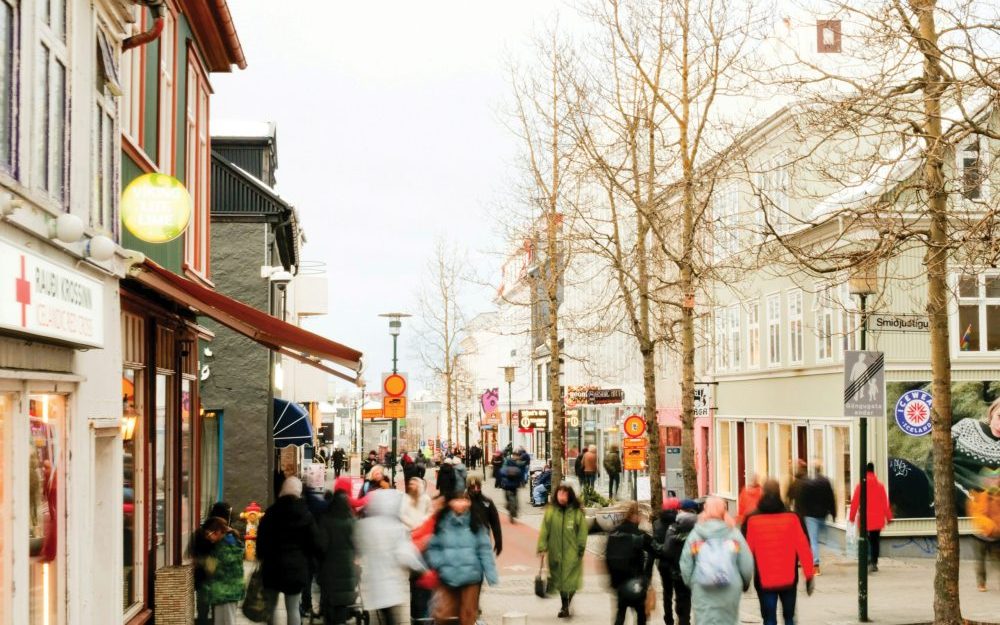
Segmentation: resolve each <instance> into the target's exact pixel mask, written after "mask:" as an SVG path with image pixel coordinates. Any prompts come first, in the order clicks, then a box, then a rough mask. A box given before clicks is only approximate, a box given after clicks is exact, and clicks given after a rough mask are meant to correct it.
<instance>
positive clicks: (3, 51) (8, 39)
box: [0, 0, 18, 174]
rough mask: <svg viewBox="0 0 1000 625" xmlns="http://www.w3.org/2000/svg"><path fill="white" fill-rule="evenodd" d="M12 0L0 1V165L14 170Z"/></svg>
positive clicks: (14, 65) (10, 170)
mask: <svg viewBox="0 0 1000 625" xmlns="http://www.w3.org/2000/svg"><path fill="white" fill-rule="evenodd" d="M12 2H13V0H0V168H2V169H4V170H5V171H7V172H8V173H10V174H13V173H14V154H15V150H14V137H15V136H17V135H16V133H15V132H14V119H15V116H14V110H15V108H16V107H15V106H14V101H15V100H16V98H17V80H15V77H14V68H15V67H17V52H18V51H17V49H16V48H15V42H16V41H17V39H16V38H15V37H14V33H15V32H16V31H17V13H16V12H15V11H14V5H13V4H12Z"/></svg>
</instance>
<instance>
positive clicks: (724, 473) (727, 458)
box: [717, 421, 733, 493]
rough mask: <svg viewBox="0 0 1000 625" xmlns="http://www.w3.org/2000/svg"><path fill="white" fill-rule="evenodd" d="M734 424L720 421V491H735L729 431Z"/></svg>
mask: <svg viewBox="0 0 1000 625" xmlns="http://www.w3.org/2000/svg"><path fill="white" fill-rule="evenodd" d="M731 428H732V424H731V423H730V422H729V421H719V453H718V455H717V457H718V459H719V484H718V490H719V492H720V493H732V492H733V478H732V449H731V447H730V442H729V431H730V429H731Z"/></svg>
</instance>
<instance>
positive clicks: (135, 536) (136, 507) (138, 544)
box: [122, 369, 143, 610]
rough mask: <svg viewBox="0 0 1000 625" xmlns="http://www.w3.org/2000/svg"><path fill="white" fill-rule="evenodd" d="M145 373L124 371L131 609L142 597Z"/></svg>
mask: <svg viewBox="0 0 1000 625" xmlns="http://www.w3.org/2000/svg"><path fill="white" fill-rule="evenodd" d="M142 401H143V377H142V370H140V369H125V370H123V371H122V487H123V489H124V493H123V501H124V506H123V510H122V532H123V536H122V538H123V541H122V543H123V545H124V548H123V550H122V572H123V577H124V579H123V580H122V581H123V589H124V596H123V598H122V599H123V605H122V608H123V609H124V610H128V609H129V608H131V607H132V606H133V605H135V604H136V603H138V602H139V601H141V600H142V576H141V571H142V560H143V558H142V546H143V540H142V524H141V521H140V520H141V519H142V514H141V510H142V507H141V504H140V501H139V499H140V497H141V495H142V483H143V482H142V480H141V475H142V473H141V467H142V457H141V453H142V445H141V444H139V445H137V444H136V441H142V440H143V434H142V427H143V422H142V414H143V413H142V410H143V406H142Z"/></svg>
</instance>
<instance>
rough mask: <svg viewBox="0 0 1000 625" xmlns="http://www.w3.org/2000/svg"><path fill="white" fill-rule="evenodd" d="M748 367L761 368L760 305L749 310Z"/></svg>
mask: <svg viewBox="0 0 1000 625" xmlns="http://www.w3.org/2000/svg"><path fill="white" fill-rule="evenodd" d="M747 366H748V367H759V366H760V303H758V302H756V301H754V302H751V303H750V307H749V308H747Z"/></svg>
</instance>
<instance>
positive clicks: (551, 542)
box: [538, 484, 588, 618]
mask: <svg viewBox="0 0 1000 625" xmlns="http://www.w3.org/2000/svg"><path fill="white" fill-rule="evenodd" d="M587 530H588V527H587V518H586V516H585V515H584V514H583V510H581V509H580V502H579V501H578V500H577V498H576V493H575V492H573V489H572V488H570V487H569V486H567V485H565V484H563V485H561V486H560V487H559V488H558V489H556V496H555V503H554V504H551V505H549V506H548V507H547V508H546V509H545V518H544V519H543V520H542V531H541V534H539V536H538V553H539V554H540V555H541V556H542V557H545V556H546V555H548V559H549V584H548V589H549V592H558V593H559V597H560V599H562V608H561V609H560V610H559V615H558V616H559V618H567V617H568V616H569V604H570V601H572V600H573V594H574V593H575V592H576V591H578V590H580V588H581V587H582V586H583V552H584V551H585V550H586V549H587Z"/></svg>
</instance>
